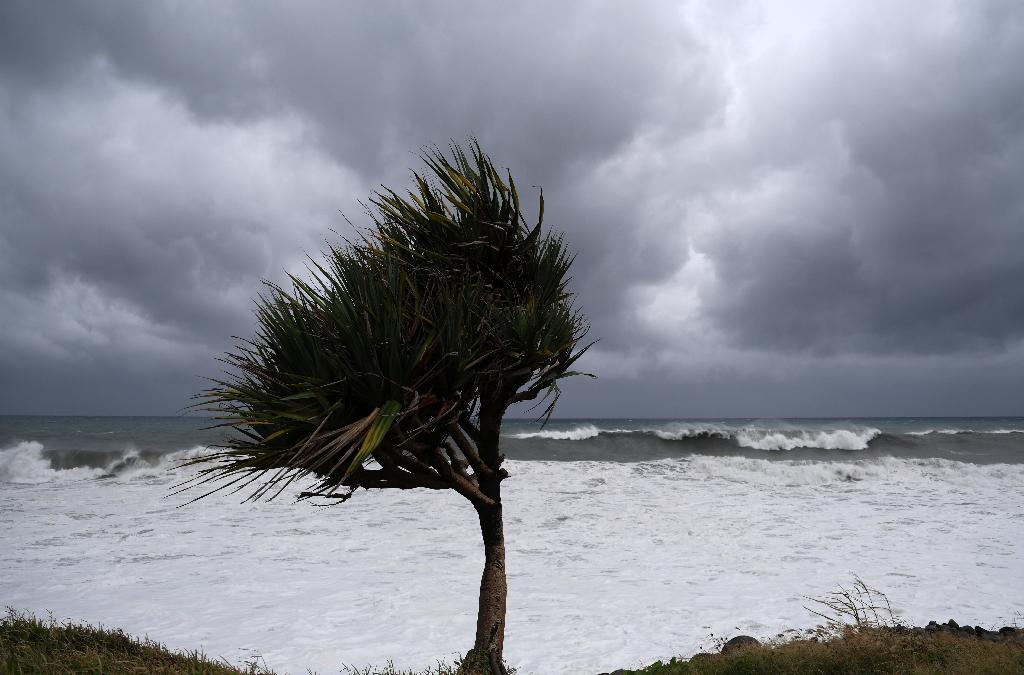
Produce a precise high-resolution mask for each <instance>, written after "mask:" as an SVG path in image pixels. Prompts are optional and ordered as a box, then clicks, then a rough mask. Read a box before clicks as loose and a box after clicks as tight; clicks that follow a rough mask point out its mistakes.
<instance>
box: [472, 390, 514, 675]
mask: <svg viewBox="0 0 1024 675" xmlns="http://www.w3.org/2000/svg"><path fill="white" fill-rule="evenodd" d="M504 410H505V408H504V407H503V406H500V405H483V406H482V407H481V410H480V434H479V438H478V440H477V449H478V450H479V451H480V457H481V459H482V460H483V462H484V464H486V465H487V466H488V467H490V468H491V470H492V472H493V473H492V474H491V475H489V476H481V478H480V491H481V492H483V493H484V494H485V495H487V496H488V497H490V498H491V499H492V500H494V503H495V506H483V505H478V506H477V508H476V512H477V515H478V516H479V517H480V534H481V536H482V537H483V540H484V572H483V575H482V576H481V577H480V606H479V612H478V614H477V619H476V641H475V642H474V644H473V651H476V652H478V653H482V654H484V655H486V657H487V660H488V665H489V667H490V670H491V672H492V673H493V674H494V675H505V669H504V665H503V662H502V654H503V651H504V648H505V604H506V601H507V598H508V585H507V583H506V580H505V528H504V525H503V524H502V517H501V476H500V474H499V469H500V468H501V462H502V459H503V457H502V456H501V452H500V450H499V449H498V442H499V438H500V436H501V417H502V414H503V413H504Z"/></svg>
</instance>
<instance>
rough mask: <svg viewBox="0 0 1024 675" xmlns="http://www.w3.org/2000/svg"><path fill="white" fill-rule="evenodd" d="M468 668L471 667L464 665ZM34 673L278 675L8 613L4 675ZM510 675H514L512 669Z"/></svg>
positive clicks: (357, 672)
mask: <svg viewBox="0 0 1024 675" xmlns="http://www.w3.org/2000/svg"><path fill="white" fill-rule="evenodd" d="M466 665H467V666H468V665H469V664H466ZM342 672H343V673H345V674H346V675H470V673H476V672H479V668H477V669H474V668H471V667H463V665H462V664H461V663H456V664H455V665H448V664H445V663H438V664H437V667H436V668H428V669H427V670H421V671H415V672H414V671H407V670H399V669H396V668H395V667H394V666H393V665H391V664H388V665H385V666H382V667H366V668H356V667H353V666H346V667H344V670H343V671H342ZM30 673H31V674H36V673H40V674H42V673H46V674H47V675H50V674H54V675H59V674H64V673H67V674H69V675H70V674H72V673H74V674H75V675H78V674H80V673H82V674H87V675H101V674H102V675H143V674H145V675H149V674H150V673H152V674H153V675H172V674H173V675H274V673H273V671H271V670H269V669H268V668H266V667H265V666H263V665H261V664H260V663H258V662H257V661H253V662H251V663H247V664H244V665H243V666H242V667H241V668H238V667H235V666H232V665H231V664H229V663H227V662H225V661H215V660H211V659H209V658H207V657H206V656H205V655H203V654H202V653H200V652H198V651H195V652H172V651H170V650H168V649H167V648H166V647H164V646H163V645H161V644H159V643H157V642H153V641H152V640H148V639H142V640H140V639H137V638H133V637H131V636H130V635H127V634H126V633H125V632H124V631H122V630H119V629H108V628H103V627H102V626H90V625H87V624H75V623H70V622H68V623H60V622H57V621H55V620H54V619H53V618H52V617H51V618H50V619H47V620H42V619H38V618H36V617H35V616H32V615H31V614H26V613H22V612H17V611H15V610H13V609H10V608H9V609H8V610H7V615H6V616H5V617H3V618H2V619H0V675H29V674H30ZM509 673H510V675H514V674H515V669H514V668H509Z"/></svg>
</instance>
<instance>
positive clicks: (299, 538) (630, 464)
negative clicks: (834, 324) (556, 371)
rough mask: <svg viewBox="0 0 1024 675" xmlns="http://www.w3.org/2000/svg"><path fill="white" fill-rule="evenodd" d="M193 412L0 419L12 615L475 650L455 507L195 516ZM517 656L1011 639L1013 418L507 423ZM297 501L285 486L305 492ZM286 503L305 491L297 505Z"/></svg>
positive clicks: (623, 659)
mask: <svg viewBox="0 0 1024 675" xmlns="http://www.w3.org/2000/svg"><path fill="white" fill-rule="evenodd" d="M204 422H205V420H202V419H198V418H194V417H154V418H145V417H124V418H118V417H44V416H40V417H17V416H0V542H2V546H0V605H6V606H11V607H14V608H17V609H22V610H30V611H33V612H35V613H37V614H42V615H45V614H46V613H47V612H52V613H53V615H54V616H55V617H58V618H61V619H65V618H68V619H74V620H80V621H88V622H93V623H102V624H104V625H107V626H112V627H119V628H123V629H125V630H126V631H128V632H130V633H132V634H136V635H139V636H142V635H147V636H149V637H150V638H152V639H155V640H157V641H160V642H163V643H165V644H167V645H168V646H169V647H172V648H175V649H195V648H201V649H202V650H204V651H205V652H206V653H207V654H208V655H210V656H214V657H223V658H226V659H228V660H229V661H232V662H234V663H240V662H241V661H243V660H245V659H248V658H251V657H255V656H259V657H260V658H261V659H262V660H263V661H264V662H265V663H266V665H268V666H269V667H271V668H274V669H276V670H277V671H278V672H281V673H286V672H290V673H305V672H306V671H307V669H313V670H315V671H317V672H319V673H322V674H325V673H335V672H338V671H339V669H340V668H341V666H342V664H350V665H355V666H365V665H367V664H371V663H375V664H383V663H384V662H386V661H388V660H394V662H395V663H396V665H399V666H404V667H416V668H421V667H426V666H429V665H432V664H433V663H434V662H435V660H437V659H447V660H452V659H453V658H454V657H455V656H456V655H457V654H458V653H460V652H462V651H464V650H465V649H467V648H468V647H469V646H470V645H471V642H472V636H473V631H474V626H475V619H476V615H475V612H476V600H477V589H478V584H479V575H480V570H481V567H482V562H483V554H482V550H481V545H480V541H479V533H478V529H477V523H476V518H475V513H474V512H473V510H472V508H471V507H470V506H469V504H468V503H467V502H465V500H463V499H462V498H461V497H459V496H458V495H456V494H454V493H437V492H432V491H430V492H428V491H419V490H416V491H404V490H403V491H398V490H395V491H391V490H389V491H374V492H365V491H361V492H359V493H358V494H357V496H356V497H354V498H353V499H352V500H350V501H348V502H346V503H345V504H342V505H336V506H327V507H321V506H316V505H312V504H310V503H300V504H295V503H294V500H293V499H291V498H290V496H289V495H282V497H280V498H279V499H278V500H276V501H274V502H270V503H265V502H261V503H255V504H254V503H243V502H242V495H230V494H217V495H214V496H211V497H208V498H206V499H204V500H201V501H199V502H197V503H194V504H190V505H185V503H186V502H187V501H188V500H189V499H190V498H191V497H192V496H196V495H195V494H192V493H185V494H177V495H175V494H173V490H172V486H174V485H175V484H177V483H180V482H181V481H182V480H184V479H187V478H188V477H189V476H190V475H192V474H191V471H192V470H190V469H183V468H181V467H180V466H179V465H180V463H181V461H182V460H184V459H187V458H189V457H194V456H196V455H198V454H201V453H203V452H204V451H205V447H206V446H207V445H208V444H211V443H215V442H217V439H218V436H217V432H214V431H209V430H207V431H204V430H201V429H200V427H201V426H203V424H204ZM503 434H504V440H503V446H504V448H505V452H506V454H507V456H508V458H509V459H508V462H507V466H508V470H509V472H510V473H511V475H512V476H511V478H510V479H509V480H508V481H506V482H505V483H504V484H503V488H504V503H505V521H506V540H507V546H508V560H507V563H508V583H509V614H508V631H507V638H506V657H507V658H508V660H509V661H510V662H511V663H513V664H515V665H517V666H518V667H519V668H520V672H521V673H523V674H524V675H525V674H526V673H536V674H538V675H548V674H554V675H558V674H576V673H580V674H583V673H591V674H592V673H597V672H601V671H608V670H614V669H615V668H623V667H630V666H640V665H644V664H648V663H650V662H652V661H654V660H656V659H659V658H661V659H665V658H668V657H670V656H673V655H683V656H686V655H689V654H692V653H694V652H697V651H701V650H704V649H710V648H713V646H714V644H715V642H716V640H718V639H720V638H723V637H730V636H734V635H737V634H740V633H743V634H748V635H753V636H755V637H759V638H771V637H774V636H776V635H778V634H779V633H781V632H783V631H785V630H788V629H798V630H802V629H807V628H811V627H813V626H815V625H816V624H817V623H819V619H818V617H816V616H814V615H813V614H812V613H811V612H810V611H808V609H807V607H808V606H811V607H813V606H814V605H813V603H812V602H811V600H809V599H808V598H813V597H821V596H823V595H825V594H826V593H829V592H830V591H833V590H835V589H836V588H837V587H839V586H841V585H842V586H849V585H850V584H851V583H852V581H853V578H854V575H856V576H859V577H860V578H862V579H863V580H864V581H865V582H866V583H867V584H868V585H869V586H872V587H874V588H877V589H880V590H882V591H883V592H885V594H886V595H887V597H888V599H889V601H890V602H891V603H892V607H893V611H894V613H895V614H896V615H897V618H900V619H902V620H904V621H907V622H910V623H913V624H915V625H923V623H924V622H927V621H928V620H930V619H936V620H940V621H943V620H945V619H948V618H955V619H956V620H958V621H960V622H962V623H964V622H968V623H971V624H982V625H986V626H989V627H999V626H1002V625H1011V624H1013V623H1016V624H1018V625H1019V624H1021V623H1022V622H1024V613H1022V612H1024V584H1022V583H1021V579H1022V578H1024V497H1022V494H1024V418H960V419H952V418H942V419H939V418H919V419H909V418H884V419H879V418H872V419H813V420H799V419H796V420H754V419H743V420H738V419H720V420H710V419H708V420H608V419H600V420H599V419H592V420H553V421H552V422H551V423H549V424H548V425H547V426H546V427H544V428H541V427H540V426H539V425H538V424H535V423H532V422H528V421H521V420H506V422H505V425H504V428H503ZM298 490H301V486H298V487H296V489H295V492H297V491H298ZM291 496H293V495H291Z"/></svg>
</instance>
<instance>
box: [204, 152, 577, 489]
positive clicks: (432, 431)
mask: <svg viewBox="0 0 1024 675" xmlns="http://www.w3.org/2000/svg"><path fill="white" fill-rule="evenodd" d="M422 159H423V161H424V164H425V167H426V169H425V170H424V171H423V172H422V173H414V175H413V176H414V180H415V189H414V190H411V191H409V192H407V193H405V194H400V193H398V192H396V191H394V190H391V189H387V188H383V189H382V190H381V191H379V192H377V193H375V194H374V195H373V196H372V197H371V199H370V205H369V209H368V210H369V213H370V215H371V217H372V222H373V226H372V227H371V228H370V230H369V231H368V232H366V233H364V234H363V236H362V237H361V238H360V239H359V240H357V241H355V242H346V243H344V244H343V245H332V246H330V247H329V248H328V250H327V251H326V252H325V254H324V256H323V258H322V259H320V260H315V259H312V258H311V259H310V262H309V265H308V272H309V274H308V276H307V278H301V277H300V276H298V275H289V281H290V285H289V286H287V287H286V286H282V285H275V284H269V283H268V284H267V287H266V291H265V292H264V293H263V294H262V295H261V296H260V298H259V299H258V302H257V309H256V318H257V330H256V334H255V336H254V337H253V338H251V339H247V340H243V341H241V342H240V343H239V344H238V345H237V347H236V348H235V349H234V350H233V351H232V352H230V353H228V354H227V355H226V356H225V359H224V360H225V362H226V363H227V364H228V365H229V366H230V369H229V370H228V372H227V373H226V375H225V377H224V378H222V379H218V380H215V381H214V386H213V387H211V388H210V389H209V390H207V391H206V392H204V393H203V394H201V395H200V398H201V405H202V406H203V407H204V408H206V409H208V410H212V411H213V412H214V413H215V414H216V415H217V416H218V417H219V418H220V420H221V422H222V423H223V424H224V425H226V426H228V427H231V428H233V429H235V430H236V431H237V432H238V433H237V434H235V435H233V436H232V437H231V439H230V440H229V441H228V442H227V444H226V445H225V446H224V447H222V448H220V449H219V451H218V452H217V453H215V454H213V455H210V456H207V457H205V458H203V460H202V461H204V462H213V463H214V464H213V465H212V466H211V465H207V466H206V468H205V469H204V472H203V474H202V480H208V479H215V478H223V477H224V476H230V477H231V480H230V481H226V482H225V481H218V483H217V486H216V488H215V489H217V490H220V489H226V488H232V489H244V488H246V487H249V486H255V487H254V489H253V490H252V492H251V493H250V495H249V497H250V498H252V499H260V498H272V497H274V496H277V495H278V494H280V493H281V491H282V490H283V489H284V488H286V487H287V486H288V485H289V484H290V483H291V482H293V481H294V480H296V479H301V478H305V477H308V476H315V477H316V479H317V480H316V484H315V486H314V487H313V488H311V489H309V490H308V491H307V492H305V493H303V494H304V496H312V495H320V496H332V497H334V496H339V494H348V493H349V492H348V491H345V492H340V490H341V488H344V487H347V488H356V487H366V488H386V487H395V488H413V487H422V488H433V489H449V488H450V489H455V490H457V491H458V492H460V493H461V494H463V495H464V496H466V497H467V498H469V499H470V500H471V501H474V502H486V501H487V499H488V498H487V497H486V495H484V494H482V493H481V492H480V490H479V477H480V476H481V475H484V474H487V473H488V472H489V471H490V472H497V471H499V470H500V469H499V468H498V467H488V466H487V465H486V462H484V461H483V459H482V458H481V457H480V456H479V451H478V449H477V448H476V447H475V444H476V443H477V442H478V441H479V439H478V438H474V436H478V434H479V433H480V431H479V430H478V428H477V426H476V424H475V423H474V418H476V417H477V416H478V415H479V414H480V412H481V411H482V410H488V409H489V410H494V409H500V414H503V413H504V411H505V409H506V408H507V407H508V406H509V405H510V404H512V403H515V402H519V401H524V400H531V399H534V398H536V397H537V396H538V395H544V396H546V397H547V398H548V406H547V408H546V409H545V410H544V413H543V414H545V415H547V414H550V411H551V409H552V407H553V406H554V403H555V401H557V398H558V394H559V390H558V380H559V379H561V378H563V377H566V376H569V375H573V374H575V373H574V372H573V371H572V370H571V367H572V365H573V363H574V362H575V361H576V360H577V359H578V358H579V357H580V355H581V354H582V353H583V352H584V351H585V350H586V346H582V345H581V344H580V343H581V340H582V338H583V337H584V336H585V334H586V332H587V330H588V326H587V323H586V320H585V319H584V318H583V316H582V315H581V314H580V312H579V311H578V310H577V308H576V307H575V306H574V303H573V296H572V294H571V293H570V292H569V290H568V288H567V282H568V280H569V277H568V271H569V267H570V265H571V263H572V256H571V255H570V254H569V253H568V252H567V251H566V248H565V245H564V243H563V240H562V237H561V236H560V235H557V234H552V233H544V232H543V231H542V223H543V215H544V198H543V193H541V195H540V197H539V200H538V214H537V220H536V223H535V224H533V225H529V224H528V223H527V220H526V218H525V216H524V213H523V210H522V207H521V204H520V197H519V193H518V190H517V188H516V185H515V182H514V181H513V180H512V177H511V175H509V174H508V173H507V172H506V173H505V174H504V175H503V174H502V173H501V172H499V171H498V170H497V169H496V168H495V167H494V165H493V163H492V162H491V160H490V159H489V158H488V157H487V155H486V154H484V152H483V151H482V150H481V148H480V146H479V144H478V143H477V142H476V141H473V142H472V143H471V144H470V146H469V148H468V152H467V151H465V150H463V149H462V148H460V147H458V146H455V145H453V146H452V147H451V148H450V153H449V154H444V153H442V152H441V151H439V150H436V149H434V150H431V151H427V152H425V153H424V154H423V156H422ZM371 460H375V464H376V465H377V466H376V467H373V468H371V466H370V465H369V463H370V461H371Z"/></svg>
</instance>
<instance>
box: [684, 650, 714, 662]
mask: <svg viewBox="0 0 1024 675" xmlns="http://www.w3.org/2000/svg"><path fill="white" fill-rule="evenodd" d="M714 657H715V655H714V654H709V653H707V652H697V653H696V654H694V655H693V656H691V657H690V663H695V662H698V661H707V660H708V659H713V658H714Z"/></svg>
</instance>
